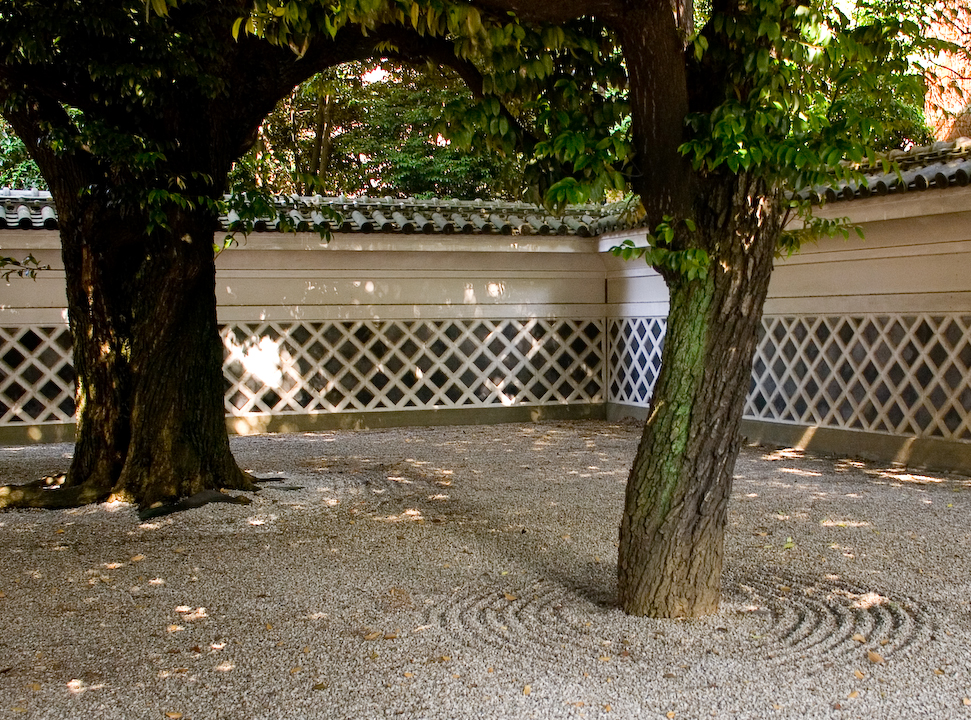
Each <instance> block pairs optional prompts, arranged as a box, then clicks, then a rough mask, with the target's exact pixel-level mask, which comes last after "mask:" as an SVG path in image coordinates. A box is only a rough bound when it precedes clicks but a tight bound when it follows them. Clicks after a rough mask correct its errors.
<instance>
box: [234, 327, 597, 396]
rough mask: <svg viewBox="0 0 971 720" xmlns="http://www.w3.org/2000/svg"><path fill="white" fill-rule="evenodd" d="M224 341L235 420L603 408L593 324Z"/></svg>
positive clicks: (259, 332) (352, 331) (303, 332)
mask: <svg viewBox="0 0 971 720" xmlns="http://www.w3.org/2000/svg"><path fill="white" fill-rule="evenodd" d="M223 338H224V341H225V343H226V349H227V362H226V366H225V374H226V377H227V378H228V379H229V381H230V383H231V387H230V389H229V391H228V392H227V394H226V401H227V408H228V410H229V411H230V412H231V413H232V414H234V415H242V414H246V413H308V412H311V413H313V412H341V411H360V410H406V409H409V408H431V407H436V408H440V407H475V406H479V407H482V406H509V405H543V404H563V403H602V402H603V401H604V375H605V371H604V330H603V322H601V321H599V320H579V321H575V320H542V319H531V320H434V321H433V320H416V321H400V320H393V321H386V322H370V321H365V322H328V323H273V322H268V323H251V324H238V325H232V326H229V327H226V328H224V329H223Z"/></svg>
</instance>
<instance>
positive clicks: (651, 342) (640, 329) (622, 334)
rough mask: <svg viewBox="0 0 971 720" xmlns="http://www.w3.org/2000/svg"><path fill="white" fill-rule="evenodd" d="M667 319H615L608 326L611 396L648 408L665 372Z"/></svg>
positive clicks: (620, 401)
mask: <svg viewBox="0 0 971 720" xmlns="http://www.w3.org/2000/svg"><path fill="white" fill-rule="evenodd" d="M666 327H667V319H666V318H629V319H624V320H611V321H610V323H609V325H608V326H607V357H608V365H607V366H608V376H607V397H608V399H609V401H610V402H615V403H621V404H623V405H640V406H647V405H648V403H650V401H651V394H652V393H653V392H654V383H655V382H656V381H657V374H658V372H659V371H660V369H661V349H662V348H663V347H664V330H665V328H666Z"/></svg>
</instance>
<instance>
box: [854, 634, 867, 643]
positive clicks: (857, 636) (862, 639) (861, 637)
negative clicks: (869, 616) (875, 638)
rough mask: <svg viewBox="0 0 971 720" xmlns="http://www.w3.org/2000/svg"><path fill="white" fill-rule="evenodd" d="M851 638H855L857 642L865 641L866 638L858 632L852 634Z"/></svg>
mask: <svg viewBox="0 0 971 720" xmlns="http://www.w3.org/2000/svg"><path fill="white" fill-rule="evenodd" d="M853 639H854V640H856V641H857V642H858V643H865V642H866V638H865V637H863V636H862V635H860V633H857V634H856V635H854V636H853Z"/></svg>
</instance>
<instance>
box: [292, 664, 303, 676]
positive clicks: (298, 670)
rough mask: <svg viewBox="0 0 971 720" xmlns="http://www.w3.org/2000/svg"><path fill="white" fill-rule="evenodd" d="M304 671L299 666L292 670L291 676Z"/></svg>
mask: <svg viewBox="0 0 971 720" xmlns="http://www.w3.org/2000/svg"><path fill="white" fill-rule="evenodd" d="M302 670H303V668H302V667H300V666H299V665H297V667H295V668H290V674H291V675H296V674H297V673H298V672H301V671H302Z"/></svg>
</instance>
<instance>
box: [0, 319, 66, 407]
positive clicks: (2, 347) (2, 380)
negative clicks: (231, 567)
mask: <svg viewBox="0 0 971 720" xmlns="http://www.w3.org/2000/svg"><path fill="white" fill-rule="evenodd" d="M71 347H72V342H71V332H70V330H68V328H67V325H53V326H52V325H43V326H30V327H23V326H21V327H0V425H39V424H44V423H61V422H71V421H72V420H73V419H74V367H73V365H72V363H71Z"/></svg>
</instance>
